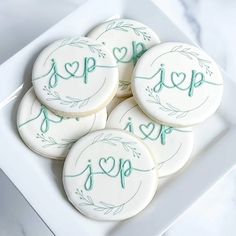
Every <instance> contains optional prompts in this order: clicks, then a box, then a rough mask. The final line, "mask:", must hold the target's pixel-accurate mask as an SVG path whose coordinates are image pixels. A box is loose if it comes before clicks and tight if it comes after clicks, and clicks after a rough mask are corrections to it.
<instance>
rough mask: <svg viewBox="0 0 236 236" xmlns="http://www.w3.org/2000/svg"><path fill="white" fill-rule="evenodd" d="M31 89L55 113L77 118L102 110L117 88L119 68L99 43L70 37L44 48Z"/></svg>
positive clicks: (36, 66) (36, 63) (36, 64)
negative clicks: (32, 88)
mask: <svg viewBox="0 0 236 236" xmlns="http://www.w3.org/2000/svg"><path fill="white" fill-rule="evenodd" d="M32 81H33V87H34V90H35V94H36V96H37V97H38V99H39V100H40V101H41V103H42V104H44V105H45V106H46V107H48V108H49V109H50V110H52V111H53V112H54V113H56V114H58V115H63V116H70V117H77V116H85V115H89V114H92V113H94V112H96V111H99V110H101V109H102V108H104V107H105V106H106V105H107V104H108V103H109V102H110V101H111V100H112V98H113V97H114V95H115V94H116V91H117V88H118V68H117V63H116V62H115V60H114V58H113V56H112V54H111V53H110V52H109V51H108V50H107V49H106V48H105V47H104V46H103V45H102V44H100V43H99V42H97V41H95V40H93V39H89V38H85V37H72V38H66V39H63V40H59V41H56V42H54V43H52V44H51V45H49V46H48V47H47V48H45V49H44V50H43V51H42V52H41V54H40V55H39V57H38V58H37V60H36V61H35V64H34V67H33V73H32Z"/></svg>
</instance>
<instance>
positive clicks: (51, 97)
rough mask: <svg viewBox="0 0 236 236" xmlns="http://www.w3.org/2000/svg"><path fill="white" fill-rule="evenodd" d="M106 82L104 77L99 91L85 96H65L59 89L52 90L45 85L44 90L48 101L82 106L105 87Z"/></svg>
mask: <svg viewBox="0 0 236 236" xmlns="http://www.w3.org/2000/svg"><path fill="white" fill-rule="evenodd" d="M105 83H106V78H104V80H103V83H102V84H101V86H100V87H99V88H98V89H97V91H95V92H94V93H93V94H92V95H90V96H88V97H85V98H77V97H71V96H65V97H64V98H63V97H61V95H60V94H59V93H58V92H57V91H52V90H51V89H50V88H48V87H47V86H44V87H43V91H45V93H46V94H47V96H48V98H47V99H46V100H47V101H58V102H59V103H60V104H62V105H65V106H70V107H78V108H82V107H84V106H86V105H87V104H88V103H89V101H90V99H91V98H93V97H94V96H95V95H97V94H98V93H99V92H100V91H101V90H102V89H103V87H104V85H105Z"/></svg>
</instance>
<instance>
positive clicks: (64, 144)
mask: <svg viewBox="0 0 236 236" xmlns="http://www.w3.org/2000/svg"><path fill="white" fill-rule="evenodd" d="M36 138H37V139H41V142H43V143H44V145H43V146H42V147H43V148H48V147H52V146H55V147H57V148H65V149H69V148H71V146H72V145H73V144H74V142H76V140H77V139H62V140H61V142H58V141H56V140H55V139H54V138H53V137H50V136H46V135H45V134H42V133H41V134H39V133H37V135H36Z"/></svg>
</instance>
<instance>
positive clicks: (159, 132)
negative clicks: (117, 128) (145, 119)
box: [124, 117, 180, 145]
mask: <svg viewBox="0 0 236 236" xmlns="http://www.w3.org/2000/svg"><path fill="white" fill-rule="evenodd" d="M124 130H127V131H129V132H131V133H135V134H136V135H138V133H137V132H136V130H134V125H133V122H132V118H131V117H128V122H127V124H126V125H125V127H124ZM138 130H139V132H140V133H141V135H139V137H140V138H141V139H143V140H147V139H149V140H152V141H156V140H158V139H159V140H160V142H161V144H162V145H165V144H166V138H167V135H168V134H171V133H172V131H173V130H175V131H180V130H178V129H175V128H173V127H168V126H165V125H160V129H159V128H158V127H156V125H155V124H154V123H153V122H149V123H147V124H140V125H139V127H138Z"/></svg>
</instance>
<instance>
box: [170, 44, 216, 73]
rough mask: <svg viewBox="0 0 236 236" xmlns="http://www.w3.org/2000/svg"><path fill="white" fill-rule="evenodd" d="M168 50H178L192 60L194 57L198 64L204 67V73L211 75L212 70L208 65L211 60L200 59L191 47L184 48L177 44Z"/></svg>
mask: <svg viewBox="0 0 236 236" xmlns="http://www.w3.org/2000/svg"><path fill="white" fill-rule="evenodd" d="M170 52H178V53H180V54H182V55H183V56H185V57H187V58H188V59H190V60H193V59H194V58H195V59H196V60H197V61H198V64H199V66H200V67H201V68H204V69H205V71H206V74H208V75H210V76H211V75H212V73H213V72H212V71H211V70H210V66H209V64H211V62H210V61H208V60H205V59H202V58H201V57H200V55H199V53H197V52H194V51H192V49H191V48H185V47H184V46H183V45H179V46H176V47H174V48H172V49H171V51H170Z"/></svg>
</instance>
